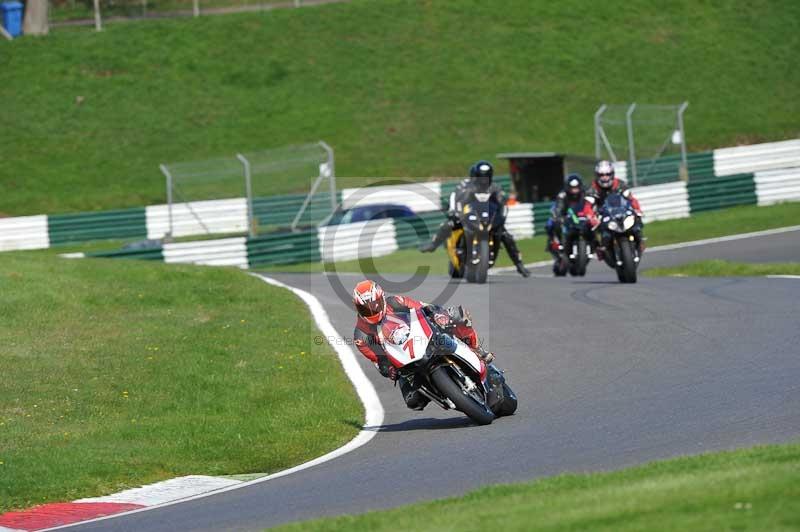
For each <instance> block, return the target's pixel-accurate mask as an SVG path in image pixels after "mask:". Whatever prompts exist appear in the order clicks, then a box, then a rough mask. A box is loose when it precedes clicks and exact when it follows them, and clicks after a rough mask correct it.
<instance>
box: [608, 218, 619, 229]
mask: <svg viewBox="0 0 800 532" xmlns="http://www.w3.org/2000/svg"><path fill="white" fill-rule="evenodd" d="M618 227H619V225H618V224H617V222H615V221H614V220H611V221H610V222H608V228H609V229H611V230H612V231H616V230H617V228H618Z"/></svg>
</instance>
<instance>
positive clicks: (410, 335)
mask: <svg viewBox="0 0 800 532" xmlns="http://www.w3.org/2000/svg"><path fill="white" fill-rule="evenodd" d="M432 335H433V332H432V331H431V326H430V325H429V324H428V321H427V320H426V319H425V316H424V315H423V314H422V311H421V310H412V311H410V312H398V313H397V314H392V315H389V316H386V318H385V319H384V320H383V322H382V323H381V326H380V328H379V329H378V338H379V339H380V341H381V345H382V346H383V349H384V351H386V354H387V355H388V356H389V359H390V360H391V362H392V364H394V366H395V367H398V368H402V367H404V366H407V365H408V364H411V363H413V362H416V361H418V360H419V359H421V358H422V357H424V356H425V351H426V350H427V349H428V344H429V343H430V340H431V336H432Z"/></svg>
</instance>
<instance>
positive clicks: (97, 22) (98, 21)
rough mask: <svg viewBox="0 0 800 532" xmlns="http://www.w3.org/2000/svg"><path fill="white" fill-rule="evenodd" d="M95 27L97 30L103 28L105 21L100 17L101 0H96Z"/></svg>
mask: <svg viewBox="0 0 800 532" xmlns="http://www.w3.org/2000/svg"><path fill="white" fill-rule="evenodd" d="M94 29H95V31H101V30H102V29H103V22H102V20H101V19H100V0H94Z"/></svg>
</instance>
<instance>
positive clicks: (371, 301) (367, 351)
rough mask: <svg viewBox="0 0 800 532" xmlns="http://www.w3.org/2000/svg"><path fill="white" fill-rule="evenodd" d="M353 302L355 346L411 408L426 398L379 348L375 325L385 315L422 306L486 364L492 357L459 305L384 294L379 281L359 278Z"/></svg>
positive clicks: (424, 402)
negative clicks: (393, 384)
mask: <svg viewBox="0 0 800 532" xmlns="http://www.w3.org/2000/svg"><path fill="white" fill-rule="evenodd" d="M353 305H354V306H355V309H356V313H357V314H358V316H357V318H356V326H355V330H354V331H353V339H354V343H355V345H356V347H357V348H358V350H359V351H360V352H361V354H362V355H364V356H365V357H366V358H367V359H369V360H370V361H371V362H372V363H374V364H375V367H376V368H378V371H379V372H380V374H381V375H383V376H384V377H386V378H388V379H390V380H392V381H396V382H398V384H399V385H400V392H401V393H402V394H403V399H404V400H405V402H406V406H408V407H409V408H411V409H412V410H422V409H423V408H425V405H427V404H428V402H429V401H430V400H429V399H428V398H427V397H425V396H424V395H423V394H421V393H420V392H419V391H418V390H417V389H416V388H415V386H414V385H413V384H412V383H410V382H408V381H407V380H406V379H405V378H403V377H402V376H401V375H400V374H399V373H398V372H397V368H395V367H394V366H393V365H392V363H391V361H390V360H389V357H388V356H387V355H386V352H385V351H384V350H383V347H382V346H381V341H380V339H379V337H378V328H379V326H380V325H381V323H382V322H383V321H384V319H386V317H387V316H392V315H393V314H395V313H397V312H407V311H408V310H411V309H423V310H426V311H428V313H429V314H431V315H432V316H433V319H434V320H435V321H436V323H437V325H439V326H441V327H443V328H445V329H446V330H448V331H450V334H452V335H453V336H456V337H458V338H459V339H460V340H461V341H463V342H464V343H466V344H467V345H468V346H469V347H471V348H472V349H473V350H474V351H475V353H476V354H477V355H478V356H479V357H481V358H482V359H483V361H484V362H485V363H486V364H489V363H491V361H492V360H493V359H494V355H493V354H492V353H489V352H487V351H485V350H484V349H483V348H481V347H480V345H479V344H478V334H477V333H476V332H475V329H474V328H473V327H472V319H471V317H470V315H469V313H468V312H466V311H465V310H464V309H463V308H461V307H450V308H447V309H445V308H443V307H439V306H437V305H428V304H425V303H423V302H421V301H417V300H416V299H413V298H410V297H408V296H400V295H389V296H387V295H386V294H385V293H384V291H383V288H381V287H380V285H378V284H377V283H376V282H374V281H370V280H364V281H361V282H359V283H358V284H357V285H356V286H355V288H354V289H353Z"/></svg>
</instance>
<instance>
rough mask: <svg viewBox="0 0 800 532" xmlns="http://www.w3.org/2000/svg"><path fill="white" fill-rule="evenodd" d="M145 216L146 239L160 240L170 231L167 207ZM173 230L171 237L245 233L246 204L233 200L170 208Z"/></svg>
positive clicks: (156, 207) (152, 209)
mask: <svg viewBox="0 0 800 532" xmlns="http://www.w3.org/2000/svg"><path fill="white" fill-rule="evenodd" d="M145 213H146V217H147V218H146V219H147V238H161V237H163V236H164V235H165V234H166V233H167V232H168V231H169V206H168V205H151V206H149V207H147V208H146V209H145ZM201 222H202V223H201ZM204 225H205V227H203V226H204ZM172 227H173V231H172V236H189V235H203V234H206V233H207V232H209V233H241V232H245V231H247V200H246V199H245V198H234V199H225V200H212V201H194V202H191V203H176V204H173V205H172ZM206 229H207V230H206Z"/></svg>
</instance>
